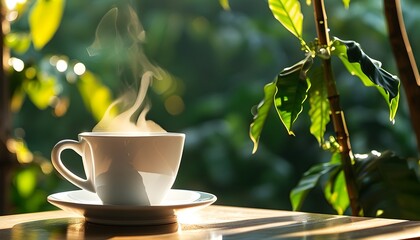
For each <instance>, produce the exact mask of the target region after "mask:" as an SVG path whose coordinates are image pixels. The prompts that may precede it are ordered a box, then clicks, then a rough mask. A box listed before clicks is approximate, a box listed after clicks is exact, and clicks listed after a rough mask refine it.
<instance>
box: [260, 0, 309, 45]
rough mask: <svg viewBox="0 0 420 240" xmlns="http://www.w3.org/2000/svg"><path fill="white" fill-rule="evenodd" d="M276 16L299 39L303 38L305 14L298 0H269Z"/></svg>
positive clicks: (269, 4)
mask: <svg viewBox="0 0 420 240" xmlns="http://www.w3.org/2000/svg"><path fill="white" fill-rule="evenodd" d="M268 6H269V7H270V9H271V12H272V13H273V15H274V17H275V18H276V19H277V20H278V21H279V22H280V23H281V24H282V25H283V26H284V27H285V28H286V29H287V30H288V31H289V32H291V33H292V34H293V35H295V36H296V37H297V38H298V39H299V40H301V41H303V40H302V25H303V14H302V11H301V8H300V3H299V1H298V0H269V1H268Z"/></svg>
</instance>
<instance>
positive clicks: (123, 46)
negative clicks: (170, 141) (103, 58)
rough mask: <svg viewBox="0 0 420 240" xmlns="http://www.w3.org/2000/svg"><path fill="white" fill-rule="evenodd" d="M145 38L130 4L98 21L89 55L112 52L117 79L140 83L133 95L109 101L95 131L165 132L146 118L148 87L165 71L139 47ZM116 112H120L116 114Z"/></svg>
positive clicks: (148, 105) (116, 9)
mask: <svg viewBox="0 0 420 240" xmlns="http://www.w3.org/2000/svg"><path fill="white" fill-rule="evenodd" d="M120 11H121V13H120ZM144 41H145V32H144V30H143V27H142V25H141V23H140V21H139V19H138V17H137V14H136V13H135V11H134V10H133V9H132V7H131V6H129V5H126V6H123V7H120V8H117V7H115V8H113V9H111V10H110V11H109V12H108V13H106V14H105V16H104V17H103V18H102V20H101V21H100V23H99V25H98V27H97V29H96V38H95V41H94V43H93V44H92V45H91V46H90V47H89V48H88V53H89V55H91V56H94V55H102V54H103V53H105V51H111V57H112V58H113V59H115V60H116V61H117V65H118V68H117V71H118V77H119V78H121V79H119V80H121V81H124V80H127V79H126V78H131V79H132V80H135V81H138V79H139V80H140V84H139V85H140V86H139V90H138V93H137V96H136V97H135V98H133V93H132V92H131V93H130V92H129V93H126V94H125V95H124V96H122V97H120V98H119V99H117V100H116V101H115V102H114V103H112V104H111V105H110V106H109V107H108V109H107V111H106V112H105V115H104V117H103V118H102V120H101V121H100V122H99V123H98V124H97V125H96V126H95V127H94V128H93V131H94V132H166V131H165V130H164V129H163V128H161V127H160V126H159V125H158V124H156V123H155V122H153V121H151V120H146V115H147V113H148V111H149V110H150V103H149V102H148V101H147V98H146V95H147V90H148V88H149V87H150V85H151V83H152V81H153V80H155V79H156V80H159V79H161V78H162V74H165V73H164V72H163V70H162V69H160V68H158V67H155V66H153V65H152V64H151V63H150V62H149V60H148V59H147V57H146V56H145V54H144V52H143V51H142V48H141V44H142V43H143V42H144ZM134 95H135V94H134ZM134 99H135V100H134ZM132 102H134V103H132ZM116 111H117V112H120V113H119V114H118V115H117V116H115V112H116Z"/></svg>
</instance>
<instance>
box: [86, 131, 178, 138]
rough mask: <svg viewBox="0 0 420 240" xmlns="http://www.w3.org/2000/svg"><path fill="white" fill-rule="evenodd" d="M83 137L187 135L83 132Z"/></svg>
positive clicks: (174, 133) (171, 133) (175, 134)
mask: <svg viewBox="0 0 420 240" xmlns="http://www.w3.org/2000/svg"><path fill="white" fill-rule="evenodd" d="M79 136H81V137H103V136H110V137H149V136H182V137H185V133H176V132H82V133H79Z"/></svg>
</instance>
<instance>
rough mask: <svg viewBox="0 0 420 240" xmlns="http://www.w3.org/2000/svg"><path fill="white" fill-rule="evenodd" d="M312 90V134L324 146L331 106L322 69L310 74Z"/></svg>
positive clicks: (310, 92)
mask: <svg viewBox="0 0 420 240" xmlns="http://www.w3.org/2000/svg"><path fill="white" fill-rule="evenodd" d="M310 79H311V88H310V89H309V106H310V109H309V117H310V119H311V127H310V129H309V130H310V132H311V134H312V135H313V136H315V138H316V139H317V140H318V142H319V144H320V145H322V144H323V142H324V134H325V131H326V129H327V124H328V123H329V122H330V112H331V111H330V105H329V101H328V92H327V88H326V86H325V84H324V78H323V71H322V68H317V69H315V70H314V71H312V74H310Z"/></svg>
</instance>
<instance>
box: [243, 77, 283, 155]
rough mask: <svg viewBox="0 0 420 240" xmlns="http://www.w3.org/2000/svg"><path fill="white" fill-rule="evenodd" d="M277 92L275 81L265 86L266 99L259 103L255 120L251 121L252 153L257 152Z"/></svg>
mask: <svg viewBox="0 0 420 240" xmlns="http://www.w3.org/2000/svg"><path fill="white" fill-rule="evenodd" d="M276 92H277V87H276V83H275V82H271V83H269V84H267V85H265V86H264V99H263V100H262V101H261V102H260V104H258V106H257V113H256V114H255V116H254V121H253V122H252V123H251V126H250V128H249V136H250V138H251V140H252V142H253V143H254V149H253V150H252V153H255V152H256V151H257V149H258V142H259V140H260V136H261V131H262V129H263V127H264V124H265V121H266V119H267V116H268V113H269V111H270V108H271V106H273V104H274V95H275V94H276Z"/></svg>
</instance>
